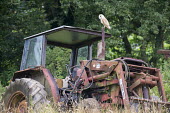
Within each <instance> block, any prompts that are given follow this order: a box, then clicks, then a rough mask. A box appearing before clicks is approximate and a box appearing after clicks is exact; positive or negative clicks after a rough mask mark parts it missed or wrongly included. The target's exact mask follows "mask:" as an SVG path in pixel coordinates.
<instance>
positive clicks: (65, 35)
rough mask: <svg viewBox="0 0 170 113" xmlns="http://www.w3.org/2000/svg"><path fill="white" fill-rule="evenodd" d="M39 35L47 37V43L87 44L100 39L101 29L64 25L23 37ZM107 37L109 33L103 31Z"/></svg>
mask: <svg viewBox="0 0 170 113" xmlns="http://www.w3.org/2000/svg"><path fill="white" fill-rule="evenodd" d="M40 35H44V36H45V37H46V39H47V43H49V44H53V45H57V46H61V47H67V48H73V47H80V46H85V45H89V44H91V43H93V42H94V41H98V40H101V39H102V32H101V31H95V30H89V29H83V28H79V27H72V26H65V25H64V26H60V27H57V28H54V29H51V30H47V31H44V32H41V33H38V34H35V35H32V36H29V37H26V38H24V39H25V40H28V39H30V38H34V37H37V36H40ZM108 37H111V34H108V33H105V38H108Z"/></svg>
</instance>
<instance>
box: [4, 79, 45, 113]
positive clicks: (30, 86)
mask: <svg viewBox="0 0 170 113" xmlns="http://www.w3.org/2000/svg"><path fill="white" fill-rule="evenodd" d="M46 96H47V92H46V91H45V90H44V86H43V85H41V84H40V83H39V82H37V81H35V80H33V79H30V78H21V79H16V80H15V81H14V82H13V81H12V82H11V83H10V85H9V86H8V87H7V89H6V92H5V93H4V95H3V97H2V99H3V102H4V105H5V108H6V110H8V112H16V113H27V110H28V106H31V107H32V108H33V109H34V110H38V109H39V108H40V107H41V105H42V104H45V103H47V102H48V101H47V99H46Z"/></svg>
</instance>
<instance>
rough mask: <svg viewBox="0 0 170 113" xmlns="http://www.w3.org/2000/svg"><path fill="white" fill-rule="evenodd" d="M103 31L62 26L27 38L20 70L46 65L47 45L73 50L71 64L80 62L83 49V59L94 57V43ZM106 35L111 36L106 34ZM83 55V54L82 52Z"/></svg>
mask: <svg viewBox="0 0 170 113" xmlns="http://www.w3.org/2000/svg"><path fill="white" fill-rule="evenodd" d="M101 37H102V33H101V32H99V31H94V30H87V29H82V28H77V27H71V26H61V27H58V28H55V29H51V30H48V31H45V32H42V33H39V34H36V35H33V36H30V37H26V38H25V45H24V51H23V56H22V62H21V67H20V70H24V69H27V68H34V67H37V66H43V67H46V49H47V45H53V46H58V47H64V48H68V49H70V50H71V55H70V56H64V57H69V58H70V64H69V66H74V65H77V63H79V60H80V59H79V58H78V57H79V56H80V52H82V51H83V58H81V60H90V59H92V43H93V42H95V41H98V40H101ZM105 37H106V38H108V37H111V35H110V34H107V33H106V34H105ZM81 55H82V54H81Z"/></svg>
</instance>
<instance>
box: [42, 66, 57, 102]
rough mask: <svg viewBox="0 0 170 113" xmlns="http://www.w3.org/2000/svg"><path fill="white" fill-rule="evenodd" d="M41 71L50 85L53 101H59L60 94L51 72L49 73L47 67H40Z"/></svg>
mask: <svg viewBox="0 0 170 113" xmlns="http://www.w3.org/2000/svg"><path fill="white" fill-rule="evenodd" d="M42 72H43V74H44V76H45V78H46V80H47V82H48V84H49V85H50V89H51V94H52V96H53V100H54V102H56V103H57V102H59V100H60V94H59V89H58V86H57V83H56V81H55V79H54V78H53V76H52V74H51V73H50V71H49V70H48V69H46V68H42Z"/></svg>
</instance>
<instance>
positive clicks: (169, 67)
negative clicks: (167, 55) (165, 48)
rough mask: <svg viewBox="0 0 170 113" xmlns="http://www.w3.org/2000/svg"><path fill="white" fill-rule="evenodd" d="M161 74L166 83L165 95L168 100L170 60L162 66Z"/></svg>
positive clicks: (169, 97)
mask: <svg viewBox="0 0 170 113" xmlns="http://www.w3.org/2000/svg"><path fill="white" fill-rule="evenodd" d="M160 69H161V72H162V75H163V83H164V88H165V93H166V96H167V98H168V99H170V88H169V85H170V59H168V60H167V61H164V63H162V66H161V68H160Z"/></svg>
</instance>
